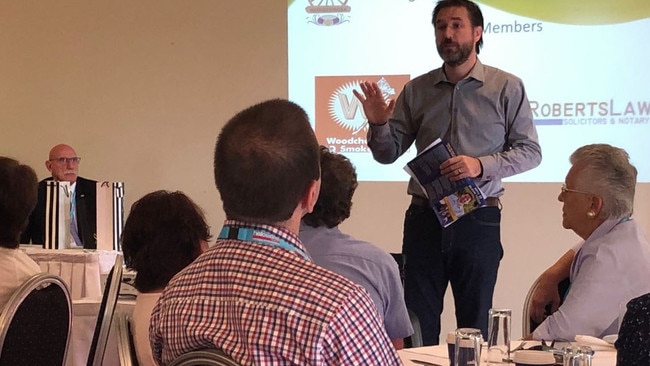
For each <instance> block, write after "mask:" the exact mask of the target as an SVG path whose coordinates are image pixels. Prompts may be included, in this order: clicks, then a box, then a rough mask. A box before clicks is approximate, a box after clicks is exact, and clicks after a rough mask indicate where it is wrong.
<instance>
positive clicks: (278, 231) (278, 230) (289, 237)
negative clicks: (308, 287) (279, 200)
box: [223, 220, 307, 253]
mask: <svg viewBox="0 0 650 366" xmlns="http://www.w3.org/2000/svg"><path fill="white" fill-rule="evenodd" d="M223 225H224V226H226V225H227V226H231V227H236V228H249V229H254V230H263V231H268V232H270V233H272V234H274V235H276V236H278V237H280V238H282V239H283V240H285V241H286V242H287V243H288V244H290V245H292V246H294V247H296V248H297V249H299V250H300V251H302V252H305V253H306V252H307V249H306V248H305V246H304V245H303V244H302V241H300V238H298V235H296V234H295V233H293V232H292V231H291V230H289V229H287V228H284V227H281V226H274V225H266V224H258V223H253V222H244V221H238V220H225V221H224V223H223Z"/></svg>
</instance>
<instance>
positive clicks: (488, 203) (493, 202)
mask: <svg viewBox="0 0 650 366" xmlns="http://www.w3.org/2000/svg"><path fill="white" fill-rule="evenodd" d="M411 204H414V205H416V206H427V207H428V206H429V200H428V199H426V198H424V197H420V196H413V197H412V198H411ZM500 205H501V201H499V197H487V198H486V199H485V206H484V207H499V206H500Z"/></svg>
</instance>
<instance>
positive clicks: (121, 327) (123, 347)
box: [114, 313, 138, 366]
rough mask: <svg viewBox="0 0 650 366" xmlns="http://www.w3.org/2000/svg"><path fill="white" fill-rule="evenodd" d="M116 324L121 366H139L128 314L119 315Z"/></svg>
mask: <svg viewBox="0 0 650 366" xmlns="http://www.w3.org/2000/svg"><path fill="white" fill-rule="evenodd" d="M114 323H115V328H114V329H115V331H116V332H117V352H118V356H119V358H120V366H138V358H137V356H136V353H135V344H134V343H133V334H132V333H131V327H130V324H131V322H130V320H129V316H128V314H126V313H118V314H117V315H116V316H115V320H114Z"/></svg>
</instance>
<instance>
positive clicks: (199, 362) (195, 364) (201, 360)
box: [168, 349, 241, 366]
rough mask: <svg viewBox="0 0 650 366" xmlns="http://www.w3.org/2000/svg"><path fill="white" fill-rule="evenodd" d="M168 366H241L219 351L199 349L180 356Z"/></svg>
mask: <svg viewBox="0 0 650 366" xmlns="http://www.w3.org/2000/svg"><path fill="white" fill-rule="evenodd" d="M168 366H241V364H239V363H237V362H235V361H234V360H233V359H232V358H230V357H228V356H227V355H226V354H225V353H223V351H221V350H217V349H199V350H195V351H190V352H187V353H185V354H183V355H180V356H179V357H177V358H176V359H175V360H174V361H172V362H171V363H169V364H168Z"/></svg>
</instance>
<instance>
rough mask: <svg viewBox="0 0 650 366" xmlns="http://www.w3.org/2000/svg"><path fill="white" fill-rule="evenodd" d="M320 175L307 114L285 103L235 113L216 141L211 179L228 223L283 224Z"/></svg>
mask: <svg viewBox="0 0 650 366" xmlns="http://www.w3.org/2000/svg"><path fill="white" fill-rule="evenodd" d="M319 176H320V165H319V152H318V142H317V140H316V136H315V135H314V131H313V130H312V128H311V125H310V124H309V120H308V117H307V114H306V113H305V111H304V110H303V109H302V108H301V107H300V106H298V105H297V104H295V103H292V102H289V101H287V100H281V99H273V100H268V101H265V102H262V103H259V104H256V105H254V106H252V107H249V108H247V109H245V110H243V111H241V112H239V113H238V114H236V115H235V116H234V117H233V118H231V119H230V121H228V123H226V125H225V126H224V128H223V130H222V131H221V133H220V135H219V137H218V139H217V145H216V148H215V152H214V178H215V183H216V185H217V189H218V190H219V193H220V195H221V200H222V202H223V209H224V211H225V213H226V216H227V218H228V219H235V220H241V221H248V222H255V223H264V224H275V223H279V222H283V221H286V220H288V219H289V218H290V217H291V216H292V214H293V213H294V211H295V209H296V207H297V206H298V204H299V203H300V200H301V199H302V198H303V197H304V195H305V194H306V193H307V191H308V189H309V187H310V185H311V184H312V183H313V182H314V181H316V180H318V178H319Z"/></svg>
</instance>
